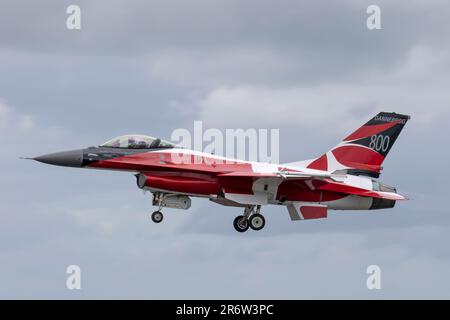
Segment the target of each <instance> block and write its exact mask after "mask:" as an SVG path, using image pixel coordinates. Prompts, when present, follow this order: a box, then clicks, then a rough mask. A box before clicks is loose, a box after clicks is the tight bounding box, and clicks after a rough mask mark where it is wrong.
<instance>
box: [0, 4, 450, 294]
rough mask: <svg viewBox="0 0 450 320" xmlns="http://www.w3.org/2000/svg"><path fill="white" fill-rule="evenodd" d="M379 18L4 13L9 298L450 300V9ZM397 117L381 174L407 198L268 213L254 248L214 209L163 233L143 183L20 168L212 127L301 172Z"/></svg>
mask: <svg viewBox="0 0 450 320" xmlns="http://www.w3.org/2000/svg"><path fill="white" fill-rule="evenodd" d="M373 3H374V2H373V1H361V0H352V1H350V0H349V1H327V2H318V1H287V0H286V1H273V0H272V1H269V0H262V1H261V0H252V1H237V0H236V1H235V0H227V1H219V0H216V1H207V0H201V1H200V0H199V1H197V0H193V1H181V0H169V1H167V0H165V1H106V0H104V1H102V0H96V1H56V0H55V1H12V0H11V1H10V0H0V141H1V145H2V151H1V152H2V156H1V157H0V177H1V179H0V188H1V189H0V190H1V193H0V199H1V202H0V297H1V298H236V299H240V298H368V299H372V298H374V299H377V298H450V276H449V274H448V270H449V269H450V254H449V250H448V243H449V242H450V217H449V210H448V203H447V202H448V201H447V200H448V190H447V189H448V187H447V181H448V178H449V174H448V170H447V166H448V156H449V152H448V148H447V146H448V136H449V133H450V132H449V131H450V130H449V120H450V115H449V110H450V108H449V103H450V90H449V84H450V37H449V34H450V3H449V2H448V1H443V0H442V1H439V0H432V1H427V2H426V4H425V2H423V1H395V2H393V1H376V2H375V3H376V4H378V5H379V6H380V7H381V10H382V13H381V14H382V17H381V18H382V29H381V30H376V31H369V30H368V29H367V28H366V18H367V14H366V8H367V6H368V5H369V4H373ZM70 4H78V5H79V6H80V7H81V10H82V30H81V31H69V30H67V29H66V27H65V20H66V17H67V14H66V12H65V11H66V8H67V6H68V5H70ZM382 110H383V111H396V112H403V113H407V114H410V115H412V120H411V121H410V122H409V123H408V124H407V126H406V127H405V130H404V132H403V133H402V135H401V136H400V138H399V140H398V142H397V144H396V145H395V147H394V148H393V149H392V151H391V153H390V155H389V157H388V159H387V161H386V162H385V169H384V172H383V175H382V180H383V181H385V182H386V183H388V184H394V185H396V186H397V187H398V189H399V191H400V192H401V193H404V194H407V195H408V196H409V197H410V198H411V200H410V201H407V202H404V203H399V204H398V205H397V206H396V208H395V209H393V210H387V211H379V212H331V214H330V216H329V218H328V219H326V220H320V221H306V222H305V221H304V222H297V223H291V222H290V220H289V217H288V214H287V211H286V209H285V208H283V207H267V208H265V209H264V213H265V215H266V219H267V226H266V228H265V229H264V230H262V231H260V232H259V233H255V232H250V233H247V234H244V235H241V234H237V233H236V232H235V231H234V230H233V228H232V220H233V218H234V217H235V216H236V215H237V214H238V213H240V210H236V209H233V208H227V207H220V206H218V205H214V204H213V203H210V202H209V201H207V200H199V199H194V200H193V206H192V208H191V210H190V211H189V212H185V211H177V210H170V209H167V210H165V212H166V215H165V221H164V223H162V224H160V225H155V224H153V223H151V222H149V221H148V220H145V214H146V213H149V212H151V211H152V209H153V208H151V203H150V197H149V196H148V195H143V194H142V192H141V191H140V190H138V189H137V188H136V186H135V181H134V177H133V176H132V175H130V174H127V173H115V172H106V171H91V170H76V169H65V168H58V167H51V166H45V165H41V164H38V163H33V162H25V161H19V160H18V159H17V158H18V157H19V156H34V155H39V154H44V153H47V152H51V151H58V150H63V149H72V148H79V147H86V146H89V145H95V144H99V143H102V142H104V141H105V140H107V139H109V138H111V137H114V136H117V135H120V134H125V133H142V134H150V135H156V136H161V137H166V138H169V137H170V134H171V132H172V131H173V130H174V129H176V128H188V129H192V126H193V121H194V120H203V121H204V126H205V127H218V128H221V129H224V128H238V127H244V128H269V129H270V128H279V129H280V140H281V141H280V158H281V159H280V160H281V162H290V161H296V160H302V159H308V158H312V157H315V156H317V155H319V154H320V153H321V152H323V151H325V150H327V149H329V148H330V147H331V146H333V145H334V144H335V143H337V142H338V141H339V140H340V139H341V138H342V137H343V136H345V135H346V134H348V133H349V132H350V131H351V130H353V129H354V128H356V127H357V126H358V125H360V124H361V123H362V122H364V121H366V120H367V119H368V118H370V117H371V116H372V115H374V114H375V113H377V112H378V111H382ZM69 264H78V265H80V267H81V268H82V290H80V291H75V292H74V291H69V290H67V289H66V288H65V281H66V274H65V268H66V267H67V266H68V265H69ZM370 264H377V265H379V266H380V267H381V270H382V290H380V291H369V290H367V288H366V277H367V275H366V268H367V266H368V265H370Z"/></svg>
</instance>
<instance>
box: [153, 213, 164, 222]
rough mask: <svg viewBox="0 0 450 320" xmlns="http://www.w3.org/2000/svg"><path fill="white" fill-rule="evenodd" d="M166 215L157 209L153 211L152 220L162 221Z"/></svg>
mask: <svg viewBox="0 0 450 320" xmlns="http://www.w3.org/2000/svg"><path fill="white" fill-rule="evenodd" d="M163 218H164V215H163V214H162V212H161V211H155V212H153V213H152V221H153V222H154V223H160V222H161V221H163Z"/></svg>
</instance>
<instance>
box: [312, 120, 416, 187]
mask: <svg viewBox="0 0 450 320" xmlns="http://www.w3.org/2000/svg"><path fill="white" fill-rule="evenodd" d="M409 119H410V116H407V115H403V114H397V113H387V112H380V113H379V114H377V115H376V116H375V117H373V118H372V119H371V120H369V121H368V122H367V123H366V124H364V125H363V126H362V127H361V128H359V129H358V130H356V131H355V132H353V133H352V134H350V135H349V136H348V137H346V138H345V139H344V140H343V141H342V142H341V143H339V144H338V145H337V146H336V147H334V148H333V149H331V150H330V151H328V152H327V153H326V154H324V155H322V156H321V157H319V158H317V159H315V160H313V161H312V162H311V163H309V164H308V166H307V167H308V168H311V169H319V170H327V171H336V170H342V171H343V172H346V173H349V174H355V175H367V176H371V177H375V178H378V177H379V175H380V172H381V169H382V167H381V164H382V163H383V161H384V159H385V158H386V156H387V154H388V153H389V151H390V150H391V148H392V146H393V145H394V142H395V140H397V137H398V135H399V134H400V132H401V131H402V129H403V127H404V126H405V124H406V122H407V121H408V120H409Z"/></svg>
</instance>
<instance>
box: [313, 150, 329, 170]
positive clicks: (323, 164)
mask: <svg viewBox="0 0 450 320" xmlns="http://www.w3.org/2000/svg"><path fill="white" fill-rule="evenodd" d="M308 168H309V169H317V170H324V171H327V170H328V160H327V155H326V154H324V155H323V156H321V157H320V158H317V159H316V160H314V161H313V162H311V163H310V164H309V165H308Z"/></svg>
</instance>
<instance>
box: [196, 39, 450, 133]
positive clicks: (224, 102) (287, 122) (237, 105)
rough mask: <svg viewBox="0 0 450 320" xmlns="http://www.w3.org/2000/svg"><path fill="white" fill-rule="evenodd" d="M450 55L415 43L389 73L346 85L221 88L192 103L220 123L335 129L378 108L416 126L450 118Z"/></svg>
mask: <svg viewBox="0 0 450 320" xmlns="http://www.w3.org/2000/svg"><path fill="white" fill-rule="evenodd" d="M449 53H450V50H443V51H436V50H434V49H430V48H423V47H417V48H414V49H412V50H411V51H410V52H409V54H408V56H407V58H406V59H405V61H404V63H402V64H401V65H399V66H397V67H396V68H393V69H392V70H390V71H389V72H384V71H383V72H373V73H371V74H366V75H365V77H361V78H359V79H350V80H349V81H348V82H346V83H345V82H344V83H341V82H338V83H336V82H331V83H324V84H318V85H311V86H308V85H304V86H293V87H282V88H277V87H268V86H249V85H241V86H235V87H219V88H215V89H212V90H211V91H209V92H208V93H207V94H206V96H204V97H203V98H201V99H199V100H198V101H195V102H192V103H191V104H192V105H199V106H200V108H201V111H200V117H201V119H203V120H204V121H205V122H207V123H208V124H209V125H217V126H223V125H228V126H249V125H250V126H251V125H254V124H257V125H261V126H279V127H285V126H293V125H296V126H304V127H316V126H321V128H322V129H324V130H325V131H328V132H331V133H334V132H335V131H334V130H335V129H336V128H337V129H342V128H344V127H346V128H348V127H352V126H354V125H355V124H356V123H361V121H365V120H367V118H368V117H370V116H371V115H373V114H376V113H377V112H379V111H394V112H398V113H406V114H411V115H412V116H413V119H414V122H415V124H416V125H426V126H429V125H431V123H432V121H433V120H437V119H442V117H448V116H449V110H450V109H449V107H448V101H450V92H449V91H448V90H445V88H446V86H447V85H448V73H449V71H450V69H449V68H450V58H449V57H450V54H449ZM242 110H245V111H246V112H245V116H243V115H242V112H241V111H242ZM322 133H323V132H322Z"/></svg>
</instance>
